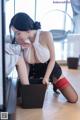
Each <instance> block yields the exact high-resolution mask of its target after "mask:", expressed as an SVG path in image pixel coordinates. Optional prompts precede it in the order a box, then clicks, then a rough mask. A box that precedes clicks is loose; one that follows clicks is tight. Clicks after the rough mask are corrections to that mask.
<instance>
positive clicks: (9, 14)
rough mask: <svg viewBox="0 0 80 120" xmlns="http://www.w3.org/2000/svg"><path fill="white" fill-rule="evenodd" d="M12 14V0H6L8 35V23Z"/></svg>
mask: <svg viewBox="0 0 80 120" xmlns="http://www.w3.org/2000/svg"><path fill="white" fill-rule="evenodd" d="M13 15H14V0H9V1H6V35H9V24H10V20H11V18H12V16H13Z"/></svg>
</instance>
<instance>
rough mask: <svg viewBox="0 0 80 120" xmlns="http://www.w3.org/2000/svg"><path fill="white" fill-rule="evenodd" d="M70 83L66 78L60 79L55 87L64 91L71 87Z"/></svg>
mask: <svg viewBox="0 0 80 120" xmlns="http://www.w3.org/2000/svg"><path fill="white" fill-rule="evenodd" d="M69 84H70V83H69V82H68V80H67V79H66V78H65V77H64V78H61V79H59V80H58V81H57V82H56V84H55V87H56V88H57V89H59V90H62V89H64V88H66V87H67V86H69Z"/></svg>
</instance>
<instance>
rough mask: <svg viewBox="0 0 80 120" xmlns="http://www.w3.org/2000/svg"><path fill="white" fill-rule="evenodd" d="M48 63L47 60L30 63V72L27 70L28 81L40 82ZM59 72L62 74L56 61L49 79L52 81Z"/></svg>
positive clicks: (57, 76)
mask: <svg viewBox="0 0 80 120" xmlns="http://www.w3.org/2000/svg"><path fill="white" fill-rule="evenodd" d="M48 63H49V61H47V62H46V63H38V64H37V63H36V64H30V72H29V82H30V83H32V84H35V83H37V84H39V83H42V78H44V75H45V72H46V69H47V66H48ZM61 74H62V70H61V67H60V65H59V64H58V63H57V62H55V65H54V68H53V70H52V72H51V75H50V77H49V81H50V82H52V81H53V80H57V79H59V77H60V76H61Z"/></svg>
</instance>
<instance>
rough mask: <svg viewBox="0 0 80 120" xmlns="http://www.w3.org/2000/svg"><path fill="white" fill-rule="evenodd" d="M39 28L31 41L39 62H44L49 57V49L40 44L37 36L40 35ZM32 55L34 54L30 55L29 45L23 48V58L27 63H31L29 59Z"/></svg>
mask: <svg viewBox="0 0 80 120" xmlns="http://www.w3.org/2000/svg"><path fill="white" fill-rule="evenodd" d="M40 32H41V31H40V30H37V33H36V37H35V41H34V43H33V47H34V49H35V54H36V55H35V56H36V57H37V59H38V61H40V63H45V62H47V61H48V60H49V59H50V51H49V49H48V48H46V47H44V46H42V45H41V44H40V42H39V36H40ZM32 56H33V57H34V55H33V54H32V55H31V47H30V48H27V49H24V58H25V60H26V61H27V62H28V63H31V59H32V58H33V57H32Z"/></svg>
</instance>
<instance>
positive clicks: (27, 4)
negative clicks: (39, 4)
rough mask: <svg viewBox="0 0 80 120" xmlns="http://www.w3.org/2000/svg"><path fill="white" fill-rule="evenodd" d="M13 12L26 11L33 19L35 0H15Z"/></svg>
mask: <svg viewBox="0 0 80 120" xmlns="http://www.w3.org/2000/svg"><path fill="white" fill-rule="evenodd" d="M15 12H16V13H17V12H26V13H27V14H29V15H30V16H31V17H32V18H33V19H35V0H15Z"/></svg>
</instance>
